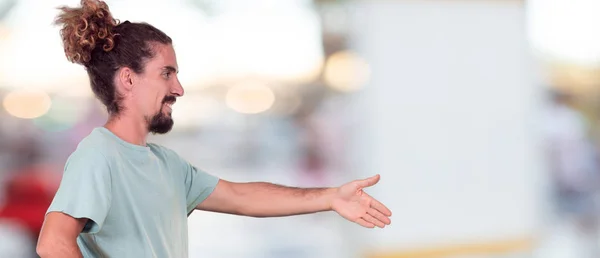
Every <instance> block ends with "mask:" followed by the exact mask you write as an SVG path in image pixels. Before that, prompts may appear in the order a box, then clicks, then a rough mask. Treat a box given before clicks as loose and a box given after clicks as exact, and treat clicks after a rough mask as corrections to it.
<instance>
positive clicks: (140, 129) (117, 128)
mask: <svg viewBox="0 0 600 258" xmlns="http://www.w3.org/2000/svg"><path fill="white" fill-rule="evenodd" d="M104 127H105V128H106V129H108V130H109V131H111V132H112V133H113V134H115V135H116V136H117V137H119V138H121V139H122V140H124V141H126V142H128V143H131V144H135V145H140V146H146V140H147V138H148V127H147V125H146V122H145V121H137V120H135V119H131V118H129V117H127V115H125V114H122V115H119V116H111V117H110V118H109V119H108V121H107V122H106V124H105V125H104Z"/></svg>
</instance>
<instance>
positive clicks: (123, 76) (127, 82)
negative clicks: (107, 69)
mask: <svg viewBox="0 0 600 258" xmlns="http://www.w3.org/2000/svg"><path fill="white" fill-rule="evenodd" d="M117 73H118V79H117V80H118V81H119V84H120V85H121V86H122V87H123V89H124V90H125V91H131V90H132V89H133V85H134V82H135V74H134V73H133V70H131V68H129V67H123V68H121V69H119V70H118V72H117Z"/></svg>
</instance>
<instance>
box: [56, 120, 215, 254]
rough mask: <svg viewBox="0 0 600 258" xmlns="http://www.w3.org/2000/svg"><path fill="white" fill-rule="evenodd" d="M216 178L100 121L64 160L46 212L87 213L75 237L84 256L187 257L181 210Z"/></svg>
mask: <svg viewBox="0 0 600 258" xmlns="http://www.w3.org/2000/svg"><path fill="white" fill-rule="evenodd" d="M218 181H219V179H218V178H217V177H215V176H212V175H209V174H207V173H205V172H203V171H201V170H198V169H197V168H196V167H194V166H193V165H191V164H189V163H188V162H186V161H185V160H184V159H182V158H181V157H180V156H179V155H177V154H176V153H175V152H174V151H172V150H170V149H167V148H165V147H162V146H159V145H156V144H150V143H149V144H147V146H139V145H134V144H131V143H128V142H125V141H123V140H122V139H121V138H119V137H117V136H116V135H114V134H113V133H112V132H110V131H109V130H108V129H106V128H104V127H99V128H95V129H94V130H93V131H92V133H91V134H90V135H88V136H87V137H86V138H85V139H83V140H82V141H81V142H80V143H79V145H78V147H77V149H76V150H75V152H73V153H72V154H71V156H70V157H69V159H68V160H67V163H66V165H65V170H64V174H63V178H62V181H61V184H60V187H59V189H58V191H57V193H56V195H55V197H54V200H53V202H52V204H51V205H50V208H49V209H48V212H53V211H57V212H63V213H66V214H68V215H70V216H72V217H75V218H88V219H89V220H88V223H87V224H86V226H85V228H84V229H83V232H82V233H81V234H79V237H78V238H77V244H78V245H79V248H80V250H81V252H82V253H83V256H84V257H110V258H113V257H114V258H119V257H127V258H129V257H131V258H133V257H135V258H145V257H156V258H185V257H188V231H187V225H188V224H187V217H188V215H189V214H190V213H191V212H192V211H193V210H194V208H195V207H196V206H197V205H198V204H199V203H201V202H202V201H203V200H204V199H206V198H207V197H208V196H209V195H210V193H211V192H212V191H213V190H214V188H215V186H216V185H217V182H218Z"/></svg>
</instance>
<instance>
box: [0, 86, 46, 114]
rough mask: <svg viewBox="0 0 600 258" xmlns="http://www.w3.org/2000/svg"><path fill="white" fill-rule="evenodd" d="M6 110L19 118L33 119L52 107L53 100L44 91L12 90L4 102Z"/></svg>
mask: <svg viewBox="0 0 600 258" xmlns="http://www.w3.org/2000/svg"><path fill="white" fill-rule="evenodd" d="M2 104H3V106H4V108H5V109H6V111H7V112H8V113H9V114H10V115H12V116H14V117H18V118H24V119H32V118H37V117H40V116H42V115H44V114H45V113H46V112H48V110H49V109H50V106H51V105H52V100H51V99H50V96H48V94H46V93H45V92H42V91H24V90H23V91H12V92H10V93H8V94H7V95H6V96H5V97H4V101H3V102H2Z"/></svg>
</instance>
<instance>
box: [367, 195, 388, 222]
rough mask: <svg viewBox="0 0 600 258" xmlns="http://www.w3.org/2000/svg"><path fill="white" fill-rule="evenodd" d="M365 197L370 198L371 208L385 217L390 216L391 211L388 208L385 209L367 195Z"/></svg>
mask: <svg viewBox="0 0 600 258" xmlns="http://www.w3.org/2000/svg"><path fill="white" fill-rule="evenodd" d="M365 194H366V193H365ZM367 196H368V197H369V198H371V208H374V209H376V210H378V211H379V212H381V213H382V214H383V215H385V216H388V217H389V216H392V211H391V210H390V209H388V207H385V205H383V204H382V203H380V202H379V201H378V200H375V198H373V197H371V196H370V195H368V194H367Z"/></svg>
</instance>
